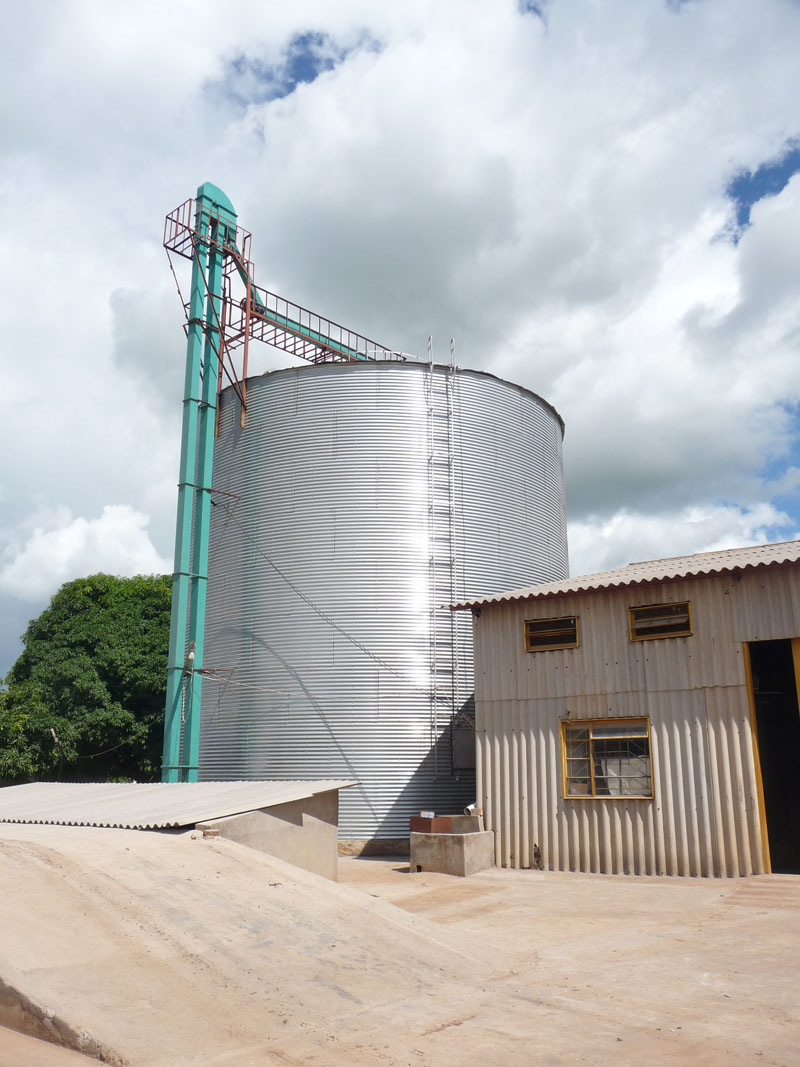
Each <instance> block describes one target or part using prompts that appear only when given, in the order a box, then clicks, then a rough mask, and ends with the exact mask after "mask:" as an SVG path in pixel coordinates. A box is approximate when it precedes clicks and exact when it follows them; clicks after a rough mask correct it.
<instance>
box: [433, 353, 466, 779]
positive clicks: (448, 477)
mask: <svg viewBox="0 0 800 1067" xmlns="http://www.w3.org/2000/svg"><path fill="white" fill-rule="evenodd" d="M453 354H454V350H453V347H452V342H451V357H452V355H453ZM453 371H454V365H452V366H451V367H449V368H447V367H440V368H438V370H435V369H434V363H433V349H432V343H431V339H430V338H429V339H428V396H427V402H428V450H429V455H428V482H429V485H428V493H429V495H428V499H429V523H430V626H431V630H430V674H431V742H432V745H433V753H434V756H433V761H434V777H438V775H439V753H438V741H439V733H440V723H441V717H442V716H443V715H446V722H448V723H451V722H452V718H453V715H454V713H455V711H456V710H457V701H458V674H459V662H458V640H457V637H458V634H457V630H456V620H455V618H454V615H453V612H451V611H450V609H449V607H448V605H449V604H451V603H453V601H454V600H456V599H457V576H456V565H457V561H456V552H455V541H456V538H455V514H456V486H455V437H454V417H453V384H454V374H453ZM450 771H451V772H452V766H451V767H450Z"/></svg>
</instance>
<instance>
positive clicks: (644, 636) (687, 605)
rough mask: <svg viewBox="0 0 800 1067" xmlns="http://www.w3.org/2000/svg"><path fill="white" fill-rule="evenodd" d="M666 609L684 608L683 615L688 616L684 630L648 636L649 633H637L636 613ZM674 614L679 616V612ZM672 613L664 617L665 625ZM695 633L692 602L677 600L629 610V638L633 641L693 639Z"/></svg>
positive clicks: (643, 605)
mask: <svg viewBox="0 0 800 1067" xmlns="http://www.w3.org/2000/svg"><path fill="white" fill-rule="evenodd" d="M665 608H671V609H675V608H683V609H685V610H684V611H681V612H680V614H681V615H685V616H686V625H685V626H684V627H683V629H680V630H675V631H674V632H673V633H660V634H648V633H638V634H637V633H636V632H635V630H634V623H635V612H637V611H642V612H644V611H649V612H652V611H657V610H659V609H665ZM672 614H678V612H677V611H673V612H672ZM669 615H670V612H667V613H666V614H665V615H664V616H663V619H664V623H665V624H666V623H667V622H668V621H669ZM651 621H652V620H651ZM693 633H694V623H693V620H692V602H691V600H677V601H674V602H673V603H671V604H637V605H636V606H635V607H629V608H628V636H629V637H630V639H631V641H658V640H665V641H667V640H671V639H672V638H674V637H691V636H692V634H693Z"/></svg>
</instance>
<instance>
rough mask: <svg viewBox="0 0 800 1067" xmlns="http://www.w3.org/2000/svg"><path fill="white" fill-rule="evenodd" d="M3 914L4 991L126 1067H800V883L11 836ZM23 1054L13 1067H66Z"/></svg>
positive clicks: (59, 834) (91, 834) (175, 839)
mask: <svg viewBox="0 0 800 1067" xmlns="http://www.w3.org/2000/svg"><path fill="white" fill-rule="evenodd" d="M0 899H2V901H3V907H2V914H0V979H2V980H3V981H4V982H5V983H6V985H7V986H9V987H11V988H13V989H16V990H20V991H22V992H23V993H24V994H25V995H26V996H27V997H28V998H30V1000H31V1001H32V1002H33V1003H34V1004H38V1005H40V1006H41V1007H42V1009H46V1011H47V1012H48V1013H49V1015H48V1018H50V1019H51V1020H53V1021H54V1023H55V1024H57V1025H58V1026H61V1027H62V1028H63V1029H64V1031H65V1032H66V1031H70V1030H71V1031H72V1032H74V1033H76V1034H80V1035H81V1039H82V1040H83V1041H84V1042H85V1043H87V1044H89V1043H91V1042H94V1047H100V1048H101V1049H104V1050H105V1053H106V1057H107V1060H109V1061H110V1062H114V1060H116V1062H118V1063H129V1064H132V1065H141V1067H160V1065H167V1064H169V1065H184V1064H186V1065H188V1064H193V1065H210V1064H214V1065H220V1067H223V1065H224V1067H244V1065H246V1064H248V1065H261V1064H264V1065H272V1064H281V1065H286V1064H317V1065H326V1067H327V1065H337V1064H347V1065H352V1067H360V1065H364V1067H366V1065H370V1067H372V1065H391V1067H395V1065H397V1067H400V1065H415V1067H416V1065H419V1067H428V1065H433V1067H437V1065H448V1067H449V1065H451V1064H454V1063H460V1064H465V1065H474V1067H486V1065H493V1064H498V1065H508V1064H537V1065H540V1064H541V1065H547V1064H573V1063H586V1064H593V1065H604V1064H612V1063H613V1064H616V1065H620V1064H642V1063H644V1062H650V1063H654V1064H666V1065H672V1064H674V1065H677V1064H681V1065H684V1064H689V1063H696V1064H702V1065H704V1067H716V1065H719V1067H722V1065H731V1064H764V1065H767V1064H771V1065H779V1064H780V1065H784V1067H795V1065H797V1064H798V1063H800V983H798V978H800V953H799V952H798V948H799V947H800V936H799V935H800V878H793V877H791V876H775V877H772V878H753V879H745V880H735V881H711V880H705V881H702V880H689V879H655V878H650V879H648V878H614V877H593V876H584V875H566V874H554V873H538V872H522V871H502V870H492V871H487V872H484V873H483V874H480V875H475V876H473V877H472V878H469V879H455V878H448V877H447V876H444V875H432V874H414V875H412V874H409V873H408V867H407V864H405V863H403V862H402V861H400V860H383V859H382V860H366V859H364V860H361V859H343V860H341V861H340V883H339V884H333V883H330V882H326V881H325V880H324V879H321V878H317V877H316V876H314V875H311V874H306V873H305V872H302V871H299V870H297V869H296V868H293V867H290V866H289V865H287V864H282V863H280V862H279V861H277V860H272V859H271V858H269V857H267V856H263V855H261V854H259V853H255V852H252V851H250V850H248V849H245V848H243V847H242V846H238V845H235V844H232V843H230V842H225V841H220V840H202V839H197V840H193V839H192V838H191V836H190V835H189V834H181V835H166V834H158V833H142V832H137V831H125V830H97V829H82V828H69V827H46V826H41V827H36V826H27V827H26V826H10V825H5V826H3V825H0ZM18 1040H19V1038H18V1035H14V1034H11V1035H9V1034H8V1033H6V1034H5V1035H4V1034H3V1031H2V1030H0V1065H3V1067H4V1065H5V1064H6V1063H9V1064H11V1063H14V1064H16V1063H23V1064H24V1063H31V1064H39V1063H41V1064H42V1065H45V1064H48V1065H49V1064H50V1063H52V1064H53V1065H54V1067H55V1065H56V1064H60V1063H61V1061H60V1060H56V1059H45V1058H44V1056H45V1053H42V1058H41V1059H40V1058H36V1056H37V1054H36V1053H30V1054H29V1053H27V1052H25V1053H23V1054H19V1053H17V1052H15V1050H14V1048H13V1047H12V1045H13V1043H14V1042H16V1041H18ZM51 1054H57V1055H59V1056H60V1055H61V1052H60V1050H57V1049H49V1048H48V1050H47V1055H48V1056H49V1055H51ZM19 1055H25V1056H26V1057H27V1056H28V1055H30V1057H31V1058H16V1059H15V1058H14V1057H15V1056H19ZM65 1056H69V1059H66V1058H65V1059H64V1060H63V1063H64V1067H69V1064H70V1063H74V1062H76V1057H75V1055H74V1054H65ZM77 1062H87V1061H86V1060H85V1059H83V1058H81V1059H79V1060H77Z"/></svg>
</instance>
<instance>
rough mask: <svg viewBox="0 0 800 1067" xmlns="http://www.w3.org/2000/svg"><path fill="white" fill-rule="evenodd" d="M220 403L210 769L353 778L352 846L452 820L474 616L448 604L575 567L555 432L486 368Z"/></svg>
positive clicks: (384, 373)
mask: <svg viewBox="0 0 800 1067" xmlns="http://www.w3.org/2000/svg"><path fill="white" fill-rule="evenodd" d="M247 396H248V411H247V425H246V427H245V428H244V429H242V428H241V427H240V424H239V408H238V403H237V402H236V400H235V399H234V398H233V396H232V395H230V391H226V392H225V393H223V398H222V405H221V417H220V435H219V437H218V439H217V443H216V450H215V458H214V486H215V495H214V502H215V505H216V506H215V507H214V508H213V509H212V528H211V554H210V570H209V588H208V623H207V634H206V653H205V664H206V667H207V668H210V669H211V670H212V672H213V673H212V674H210V675H207V676H206V679H205V680H204V690H203V713H202V726H201V740H200V772H199V777H200V779H201V780H209V779H237V778H242V779H255V778H278V779H280V778H355V779H358V781H359V782H360V783H361V785H360V786H359V787H357V788H354V789H350V790H347V791H346V792H345V793H343V794H342V798H341V811H340V834H341V836H342V837H345V838H398V837H406V836H407V835H408V818H409V815H411V814H415V813H417V812H418V811H419V810H420V809H422V808H425V809H433V810H436V811H439V812H443V811H459V810H460V809H461V808H462V807H463V806H464V804H465V803H469V802H471V801H473V800H474V771H472V770H470V769H469V768H467V767H466V766H464V765H463V763H464V762H465V761H462V760H461V759H460V757H459V746H458V744H457V743H455V742H457V739H458V738H459V737H460V736H462V735H461V733H460V731H459V730H455V731H451V729H450V726H451V720H452V719H453V717H454V713H455V717H456V720H457V721H458V722H459V724H462V725H463V724H464V723H465V722H468V721H469V719H470V709H471V697H472V690H473V686H472V631H471V625H470V622H471V620H470V619H469V618H468V617H467V618H464V617H463V615H462V614H461V613H456V614H455V615H454V614H453V613H451V612H450V611H449V609H448V608H447V607H446V605H447V604H449V603H451V602H453V601H455V600H463V599H465V598H466V597H468V596H475V595H479V594H481V593H488V592H492V591H495V590H497V589H507V588H513V587H514V586H515V585H524V584H530V583H533V582H540V581H548V580H555V579H559V578H563V577H566V575H567V573H568V570H567V543H566V524H565V512H564V489H563V477H562V464H561V439H562V434H563V424H562V423H561V420H560V418H559V416H558V414H557V413H556V412H555V411H554V409H553V408H552V407H551V406H550V405H549V404H547V403H546V402H545V401H544V400H542V399H541V398H540V397H538V396H536V395H535V394H534V393H531V392H529V391H528V390H526V389H522V388H519V387H517V386H515V385H512V384H510V383H508V382H505V381H502V380H500V379H499V378H496V377H494V376H493V375H490V374H486V373H483V372H478V371H470V370H459V369H456V368H452V367H446V366H439V365H434V366H431V365H430V364H426V363H401V362H376V363H359V364H336V363H324V364H319V365H311V366H306V367H300V368H297V369H294V368H292V369H288V370H280V371H275V372H272V373H270V374H266V375H263V376H261V377H258V378H252V379H250V380H249V381H248V383H247Z"/></svg>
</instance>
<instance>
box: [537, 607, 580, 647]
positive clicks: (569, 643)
mask: <svg viewBox="0 0 800 1067" xmlns="http://www.w3.org/2000/svg"><path fill="white" fill-rule="evenodd" d="M577 647H578V619H577V616H575V615H568V616H567V617H566V618H565V619H528V620H527V621H526V623H525V651H526V652H546V651H548V649H554V648H577Z"/></svg>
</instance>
